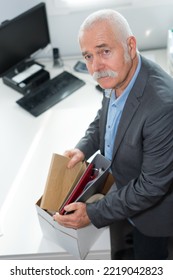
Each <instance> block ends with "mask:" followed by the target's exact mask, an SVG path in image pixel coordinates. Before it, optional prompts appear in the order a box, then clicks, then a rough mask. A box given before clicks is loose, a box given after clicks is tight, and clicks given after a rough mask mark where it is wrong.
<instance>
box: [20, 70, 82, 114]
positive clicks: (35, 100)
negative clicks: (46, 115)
mask: <svg viewBox="0 0 173 280" xmlns="http://www.w3.org/2000/svg"><path fill="white" fill-rule="evenodd" d="M83 85H85V82H84V81H83V80H81V79H79V78H77V77H76V76H74V75H72V74H71V73H69V72H67V71H64V72H62V73H61V74H59V75H57V76H56V77H55V78H53V79H51V80H48V81H46V82H45V83H43V84H42V85H41V86H39V87H38V88H37V89H35V90H34V91H32V92H31V93H29V94H26V95H24V96H23V97H22V98H20V99H19V100H17V101H16V102H17V104H19V105H20V106H21V107H22V108H24V109H25V110H27V111H28V112H29V113H31V114H32V115H33V116H35V117H37V116H39V115H40V114H42V113H43V112H45V111H46V110H48V109H49V108H50V107H52V106H53V105H55V104H56V103H58V102H60V101H61V100H63V99H64V98H66V97H67V96H69V95H70V94H72V93H73V92H74V91H76V90H77V89H79V88H80V87H82V86H83Z"/></svg>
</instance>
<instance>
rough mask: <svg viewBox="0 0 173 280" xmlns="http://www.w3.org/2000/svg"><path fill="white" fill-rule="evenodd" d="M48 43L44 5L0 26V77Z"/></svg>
mask: <svg viewBox="0 0 173 280" xmlns="http://www.w3.org/2000/svg"><path fill="white" fill-rule="evenodd" d="M49 43H50V37H49V30H48V23H47V16H46V7H45V3H40V4H38V5H37V6H35V7H33V8H31V9H29V10H28V11H26V12H24V13H22V14H21V15H19V16H17V17H15V18H14V19H12V20H10V21H7V22H5V23H3V24H1V26H0V76H2V75H3V73H4V72H5V71H7V70H8V69H9V68H11V67H12V66H14V65H16V64H17V63H19V62H20V61H23V60H25V59H27V58H29V57H30V55H31V54H33V53H34V52H36V51H38V50H39V49H42V48H44V47H46V46H47V45H48V44H49Z"/></svg>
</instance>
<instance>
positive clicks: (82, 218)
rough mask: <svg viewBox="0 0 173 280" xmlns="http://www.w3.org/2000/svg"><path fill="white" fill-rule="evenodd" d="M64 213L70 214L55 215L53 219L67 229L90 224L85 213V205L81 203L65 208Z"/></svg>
mask: <svg viewBox="0 0 173 280" xmlns="http://www.w3.org/2000/svg"><path fill="white" fill-rule="evenodd" d="M64 209H65V211H67V212H71V211H74V212H73V213H71V214H67V215H60V214H59V213H56V214H55V215H54V216H53V219H54V220H55V221H57V222H58V223H59V224H60V225H62V226H64V227H68V228H74V229H78V228H82V227H85V226H87V225H89V224H90V219H89V217H88V215H87V212H86V204H85V203H82V202H74V203H71V204H69V205H67V206H65V208H64Z"/></svg>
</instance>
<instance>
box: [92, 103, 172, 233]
mask: <svg viewBox="0 0 173 280" xmlns="http://www.w3.org/2000/svg"><path fill="white" fill-rule="evenodd" d="M172 108H173V107H172V102H170V103H169V104H167V105H165V104H164V105H163V107H162V108H157V109H156V110H153V112H151V115H150V116H149V117H148V119H147V120H146V122H145V124H144V128H143V130H144V135H143V137H144V139H143V160H142V164H141V171H140V174H139V175H138V176H137V177H136V178H133V179H131V180H130V181H129V182H128V183H127V184H126V185H124V186H122V187H120V188H118V189H117V190H115V191H114V192H111V193H110V194H108V195H106V196H105V198H103V199H102V200H100V201H98V202H96V203H93V204H89V205H87V213H88V215H89V218H90V220H91V222H92V223H93V224H94V225H95V226H96V227H98V228H99V227H103V226H107V225H109V224H111V223H112V222H114V221H115V220H120V219H125V218H133V217H135V215H138V214H141V213H143V212H145V211H146V210H147V209H150V208H152V207H157V205H158V204H159V203H164V200H165V199H167V197H168V196H169V193H170V192H172V185H173V109H172ZM122 168H123V167H122Z"/></svg>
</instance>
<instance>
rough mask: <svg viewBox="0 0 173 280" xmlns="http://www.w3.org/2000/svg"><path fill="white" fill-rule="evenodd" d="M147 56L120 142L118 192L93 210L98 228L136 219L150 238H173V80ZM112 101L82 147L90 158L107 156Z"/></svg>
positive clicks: (115, 155)
mask: <svg viewBox="0 0 173 280" xmlns="http://www.w3.org/2000/svg"><path fill="white" fill-rule="evenodd" d="M141 58H142V66H141V70H140V72H139V75H138V77H137V79H136V82H135V84H134V86H133V88H132V90H131V92H130V94H129V97H128V99H127V101H126V104H125V107H124V110H123V113H122V117H121V120H120V123H119V127H118V131H117V135H116V138H115V139H113V140H112V141H114V151H113V160H112V165H111V168H112V174H113V176H114V178H115V181H116V185H117V190H115V191H113V192H112V193H110V194H107V195H106V196H105V198H104V199H102V200H101V201H99V202H96V203H93V204H91V205H88V206H87V213H88V215H89V217H90V219H91V222H92V223H93V224H94V225H95V226H96V227H98V228H99V227H103V226H107V225H110V224H111V223H113V222H114V221H116V220H120V219H125V218H131V220H132V221H133V223H134V224H135V226H136V227H137V228H138V229H139V230H140V231H141V232H143V233H144V234H146V235H150V236H169V235H173V79H172V78H171V77H170V76H169V75H168V74H167V73H165V72H164V71H163V70H162V69H161V68H160V67H159V66H158V65H156V64H155V63H153V62H151V61H150V60H147V59H145V58H143V57H142V56H141ZM108 104H109V99H108V98H106V97H104V98H103V102H102V108H101V109H100V110H99V111H98V113H97V116H96V118H95V120H94V121H93V122H92V123H91V124H90V126H89V128H88V129H87V131H86V134H85V136H84V137H83V138H82V139H81V140H80V141H79V143H78V144H77V146H76V147H77V148H79V149H80V150H81V151H83V152H84V154H85V156H86V159H88V158H89V157H90V156H91V155H93V154H94V153H95V152H96V151H98V150H100V152H101V153H102V154H103V155H104V135H105V126H106V119H107V110H108Z"/></svg>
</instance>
